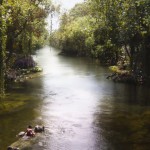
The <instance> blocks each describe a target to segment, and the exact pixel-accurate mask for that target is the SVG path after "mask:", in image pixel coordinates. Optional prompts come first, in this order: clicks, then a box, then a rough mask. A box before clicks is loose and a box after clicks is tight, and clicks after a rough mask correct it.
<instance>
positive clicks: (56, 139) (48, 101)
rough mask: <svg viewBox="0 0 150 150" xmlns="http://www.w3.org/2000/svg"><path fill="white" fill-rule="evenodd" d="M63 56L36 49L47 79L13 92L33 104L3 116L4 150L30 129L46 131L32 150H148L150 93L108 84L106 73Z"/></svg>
mask: <svg viewBox="0 0 150 150" xmlns="http://www.w3.org/2000/svg"><path fill="white" fill-rule="evenodd" d="M59 52H60V51H59V50H57V49H54V48H52V47H51V48H50V47H48V46H47V47H44V48H43V49H40V50H38V51H37V53H36V56H34V59H35V60H36V61H37V62H38V64H39V65H40V66H41V67H42V68H43V75H42V76H40V77H37V78H34V79H30V80H28V81H26V82H25V83H22V84H21V86H20V88H12V90H11V91H10V94H11V99H13V100H14V99H16V100H18V99H19V97H25V98H26V99H30V101H29V103H28V105H27V107H25V108H23V109H21V110H20V111H19V112H18V111H17V112H14V113H12V114H11V115H10V114H9V115H3V116H1V117H0V128H1V130H0V150H6V147H7V146H8V145H9V144H10V143H12V142H14V141H15V140H16V137H15V135H16V134H17V133H18V132H19V131H21V130H24V129H25V128H26V127H27V126H28V125H29V124H31V125H32V124H44V125H45V126H46V130H45V135H44V137H42V139H41V141H39V142H38V143H36V144H35V145H33V147H32V150H149V148H150V89H149V88H147V87H142V86H133V85H128V84H121V83H115V82H113V81H110V80H107V79H106V77H107V76H108V75H109V73H110V71H109V70H108V68H106V67H102V66H100V65H99V64H98V63H96V62H95V61H93V60H91V59H87V58H77V57H67V56H62V55H59Z"/></svg>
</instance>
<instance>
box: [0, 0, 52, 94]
mask: <svg viewBox="0 0 150 150" xmlns="http://www.w3.org/2000/svg"><path fill="white" fill-rule="evenodd" d="M51 5H52V3H51V0H32V1H31V0H24V1H22V0H1V1H0V94H2V93H4V86H5V80H4V79H5V72H6V68H9V67H10V66H9V64H12V62H11V60H13V57H14V53H15V54H21V55H30V54H31V53H32V52H33V50H34V49H36V48H38V47H40V46H42V45H43V44H44V42H45V41H46V39H47V36H48V34H47V30H46V29H45V25H46V22H45V19H46V17H47V16H48V14H49V12H51V11H53V10H51V9H50V6H51ZM6 53H7V55H6Z"/></svg>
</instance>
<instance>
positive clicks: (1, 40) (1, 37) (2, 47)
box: [0, 0, 6, 96]
mask: <svg viewBox="0 0 150 150" xmlns="http://www.w3.org/2000/svg"><path fill="white" fill-rule="evenodd" d="M2 4H3V0H1V1H0V5H2ZM3 16H4V10H3V8H1V9H0V96H4V94H5V68H6V67H5V58H6V57H5V54H6V20H5V19H3Z"/></svg>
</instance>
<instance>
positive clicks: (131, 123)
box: [94, 84, 150, 150]
mask: <svg viewBox="0 0 150 150" xmlns="http://www.w3.org/2000/svg"><path fill="white" fill-rule="evenodd" d="M113 86H114V88H113V90H112V95H105V96H104V98H103V100H102V101H101V102H100V104H99V105H98V107H97V112H96V113H95V115H94V116H95V122H94V125H95V130H96V131H98V132H97V133H98V134H97V136H98V137H97V138H98V139H99V136H100V137H101V136H103V137H104V139H105V141H106V143H107V144H106V145H107V149H108V150H148V149H149V147H150V101H149V97H150V89H148V88H146V87H142V86H141V87H136V86H132V85H124V84H114V85H113Z"/></svg>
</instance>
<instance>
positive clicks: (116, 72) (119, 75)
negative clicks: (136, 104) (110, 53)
mask: <svg viewBox="0 0 150 150" xmlns="http://www.w3.org/2000/svg"><path fill="white" fill-rule="evenodd" d="M109 69H110V70H111V71H112V72H113V73H112V74H111V75H109V76H108V77H107V79H111V80H113V81H114V82H122V83H131V84H136V85H145V83H146V81H147V83H148V80H147V79H146V78H145V77H144V76H143V74H142V72H141V71H139V72H138V73H134V72H132V71H130V70H128V69H122V68H120V67H118V66H111V67H109Z"/></svg>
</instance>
